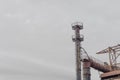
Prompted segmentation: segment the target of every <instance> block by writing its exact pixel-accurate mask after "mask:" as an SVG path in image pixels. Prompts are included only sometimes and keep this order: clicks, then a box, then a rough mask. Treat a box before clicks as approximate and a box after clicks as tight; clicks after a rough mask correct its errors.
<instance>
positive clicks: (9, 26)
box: [0, 0, 120, 80]
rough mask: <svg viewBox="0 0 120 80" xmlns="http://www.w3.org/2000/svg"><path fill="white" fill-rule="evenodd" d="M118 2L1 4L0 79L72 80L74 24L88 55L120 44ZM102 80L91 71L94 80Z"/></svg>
mask: <svg viewBox="0 0 120 80" xmlns="http://www.w3.org/2000/svg"><path fill="white" fill-rule="evenodd" d="M119 7H120V0H0V79H1V80H75V79H76V73H75V47H74V43H73V42H72V40H71V36H72V35H74V31H73V30H72V28H71V24H72V23H73V22H76V21H77V22H83V23H84V29H83V31H82V34H83V35H84V36H85V41H84V42H83V43H82V45H83V47H84V48H85V49H86V50H87V52H88V53H89V55H92V56H94V57H96V58H98V59H100V60H103V61H106V57H105V56H104V57H103V55H102V56H101V55H96V54H95V53H96V52H97V51H100V50H102V49H104V48H107V47H108V46H113V45H116V44H118V43H120V37H119V30H120V27H119V26H120V10H119ZM96 79H97V80H100V79H99V74H98V72H97V71H96V70H93V69H92V80H96Z"/></svg>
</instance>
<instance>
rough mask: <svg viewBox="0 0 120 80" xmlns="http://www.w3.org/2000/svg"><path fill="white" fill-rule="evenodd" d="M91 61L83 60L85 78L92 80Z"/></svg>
mask: <svg viewBox="0 0 120 80" xmlns="http://www.w3.org/2000/svg"><path fill="white" fill-rule="evenodd" d="M90 76H91V74H90V62H89V61H84V62H83V80H91V78H90Z"/></svg>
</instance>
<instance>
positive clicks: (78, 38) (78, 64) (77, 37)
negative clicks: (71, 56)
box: [72, 22, 83, 80]
mask: <svg viewBox="0 0 120 80" xmlns="http://www.w3.org/2000/svg"><path fill="white" fill-rule="evenodd" d="M72 29H73V30H75V35H74V36H73V37H72V40H73V42H75V47H76V74H77V80H81V42H82V41H83V36H82V35H80V30H82V29H83V24H82V23H79V22H77V23H74V24H72Z"/></svg>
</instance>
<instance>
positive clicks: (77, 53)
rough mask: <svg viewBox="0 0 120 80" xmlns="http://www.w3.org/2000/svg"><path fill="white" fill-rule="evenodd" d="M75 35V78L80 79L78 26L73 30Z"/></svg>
mask: <svg viewBox="0 0 120 80" xmlns="http://www.w3.org/2000/svg"><path fill="white" fill-rule="evenodd" d="M75 35H76V42H75V46H76V72H77V73H76V74H77V80H81V61H80V60H81V56H80V55H81V54H80V53H81V52H80V48H81V45H80V40H79V39H80V32H79V28H77V29H76V30H75Z"/></svg>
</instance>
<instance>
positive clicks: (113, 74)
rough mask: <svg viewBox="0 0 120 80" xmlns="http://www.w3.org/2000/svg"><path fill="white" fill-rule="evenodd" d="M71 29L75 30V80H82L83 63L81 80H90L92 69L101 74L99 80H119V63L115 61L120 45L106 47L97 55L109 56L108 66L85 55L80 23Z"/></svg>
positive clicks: (73, 25) (119, 53)
mask: <svg viewBox="0 0 120 80" xmlns="http://www.w3.org/2000/svg"><path fill="white" fill-rule="evenodd" d="M72 29H73V30H75V35H74V36H73V37H72V40H73V42H75V51H76V75H77V76H76V77H77V80H82V78H81V77H82V76H81V62H82V63H83V65H82V66H83V69H82V70H83V71H82V72H83V80H91V72H90V68H94V69H96V70H98V71H100V72H102V74H101V75H100V78H101V80H120V63H119V62H118V61H117V59H118V57H119V56H120V44H118V45H116V46H112V47H108V48H107V49H104V50H102V51H100V52H98V53H97V54H106V53H108V54H109V64H108V63H107V62H102V61H100V60H98V59H96V58H94V57H91V56H89V55H88V54H87V52H86V51H85V49H84V48H82V46H81V42H82V41H83V36H82V35H81V34H80V30H82V29H83V24H82V23H79V22H77V23H74V24H72Z"/></svg>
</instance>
